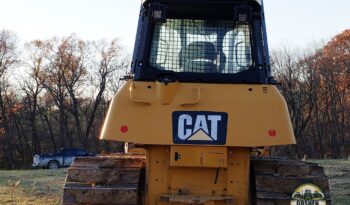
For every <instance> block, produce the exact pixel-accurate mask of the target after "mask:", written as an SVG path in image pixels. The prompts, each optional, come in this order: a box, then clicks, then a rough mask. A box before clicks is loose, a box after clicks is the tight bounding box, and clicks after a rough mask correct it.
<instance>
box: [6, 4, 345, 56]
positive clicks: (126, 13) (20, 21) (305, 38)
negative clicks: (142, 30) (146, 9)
mask: <svg viewBox="0 0 350 205" xmlns="http://www.w3.org/2000/svg"><path fill="white" fill-rule="evenodd" d="M139 6H140V0H0V29H8V30H12V31H14V32H16V33H17V34H18V36H19V38H20V39H21V40H22V41H29V40H32V39H38V38H40V39H47V38H51V37H53V36H67V35H70V34H71V33H76V34H77V35H78V37H80V38H83V39H85V40H97V39H101V38H106V39H112V38H116V37H119V38H120V39H121V40H122V42H123V44H124V45H125V46H126V47H127V48H128V49H129V51H131V49H132V48H133V44H134V38H135V32H136V24H137V19H138V13H139ZM265 10H266V16H267V27H268V36H269V42H270V47H276V46H278V45H279V44H280V43H285V42H288V43H291V44H293V45H294V46H299V47H303V46H304V45H305V44H310V43H312V42H314V41H316V42H317V41H320V40H322V39H323V40H329V38H330V37H332V36H333V35H335V34H337V33H340V32H341V31H343V30H345V29H347V28H350V1H349V0H265Z"/></svg>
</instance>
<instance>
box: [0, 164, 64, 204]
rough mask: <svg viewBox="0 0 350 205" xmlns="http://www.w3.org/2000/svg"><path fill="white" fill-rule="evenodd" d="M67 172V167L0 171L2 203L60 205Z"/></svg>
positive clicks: (0, 196) (0, 198)
mask: <svg viewBox="0 0 350 205" xmlns="http://www.w3.org/2000/svg"><path fill="white" fill-rule="evenodd" d="M66 173H67V170H66V169H60V170H42V169H38V170H19V171H0V204H6V205H44V204H45V205H56V204H57V205H58V204H60V203H61V195H62V186H63V182H64V179H65V175H66Z"/></svg>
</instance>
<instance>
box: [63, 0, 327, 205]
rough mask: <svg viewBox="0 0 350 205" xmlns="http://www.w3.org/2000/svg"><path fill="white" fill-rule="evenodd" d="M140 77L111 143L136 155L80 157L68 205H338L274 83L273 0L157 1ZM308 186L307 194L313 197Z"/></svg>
mask: <svg viewBox="0 0 350 205" xmlns="http://www.w3.org/2000/svg"><path fill="white" fill-rule="evenodd" d="M130 73H131V74H130V75H128V76H126V77H125V78H124V80H125V84H124V85H123V87H122V88H121V89H120V90H119V92H118V93H117V94H116V95H115V96H114V98H113V99H112V100H111V103H110V107H109V110H108V113H107V116H106V119H105V122H104V125H103V128H102V131H101V135H100V138H101V139H103V140H113V141H119V142H127V143H129V146H127V148H129V149H128V152H123V153H117V154H114V155H109V156H99V157H94V158H77V159H75V161H74V163H73V164H72V166H71V167H70V168H69V169H68V174H67V177H66V182H65V185H64V194H63V204H64V205H72V204H77V205H82V204H91V205H97V204H98V205H102V204H106V205H109V204H110V205H186V204H187V205H188V204H204V205H228V204H231V205H248V204H249V205H287V204H288V205H289V204H297V205H302V204H305V205H306V204H320V205H321V204H327V205H330V204H331V196H330V190H329V183H328V178H327V176H326V175H325V173H324V170H323V168H322V167H320V166H319V165H317V164H315V163H310V162H305V161H299V160H292V159H287V158H276V157H270V156H268V155H269V151H268V150H269V149H268V147H273V146H280V145H291V144H295V143H296V139H295V136H294V133H293V127H292V123H291V120H290V116H289V111H288V107H287V104H286V101H285V99H284V98H283V96H282V95H281V93H280V92H279V90H278V88H277V82H276V80H274V77H273V76H272V71H271V67H270V59H269V48H268V42H267V33H266V24H265V16H264V6H263V2H262V1H261V0H145V1H143V2H142V4H141V10H140V16H139V22H138V28H137V36H136V41H135V47H134V53H133V59H132V63H131V72H130ZM303 187H304V188H303Z"/></svg>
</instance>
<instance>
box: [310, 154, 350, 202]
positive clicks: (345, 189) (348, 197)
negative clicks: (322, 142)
mask: <svg viewBox="0 0 350 205" xmlns="http://www.w3.org/2000/svg"><path fill="white" fill-rule="evenodd" d="M313 162H316V163H318V164H320V165H321V166H323V167H324V168H325V172H326V174H327V176H328V178H329V180H330V185H331V194H332V199H333V205H349V204H350V160H317V161H313Z"/></svg>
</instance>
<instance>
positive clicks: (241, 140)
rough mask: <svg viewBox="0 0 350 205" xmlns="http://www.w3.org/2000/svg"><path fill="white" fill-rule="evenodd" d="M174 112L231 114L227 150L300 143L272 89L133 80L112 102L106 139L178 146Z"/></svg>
mask: <svg viewBox="0 0 350 205" xmlns="http://www.w3.org/2000/svg"><path fill="white" fill-rule="evenodd" d="M175 111H211V112H225V113H227V114H228V125H227V136H226V137H227V139H226V144H225V145H222V146H232V147H233V146H234V147H259V146H272V145H285V144H295V137H294V134H293V129H292V125H291V121H290V117H289V113H288V108H287V105H286V102H285V100H284V98H283V97H282V96H281V94H280V92H279V91H278V89H277V88H276V87H275V86H273V85H246V84H245V85H238V84H199V83H177V82H176V83H170V84H168V85H165V84H163V83H159V82H158V83H156V82H136V81H131V80H129V81H127V82H126V84H125V85H124V86H123V87H122V89H121V90H120V91H119V92H118V93H117V95H116V96H115V97H114V98H113V100H112V102H111V106H110V109H109V112H108V115H107V117H106V121H105V124H104V128H103V130H102V134H101V139H109V140H117V141H127V142H133V143H139V144H151V145H173V144H174V142H173V136H172V133H173V127H172V126H173V124H172V113H173V112H175ZM271 131H272V135H271Z"/></svg>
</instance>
